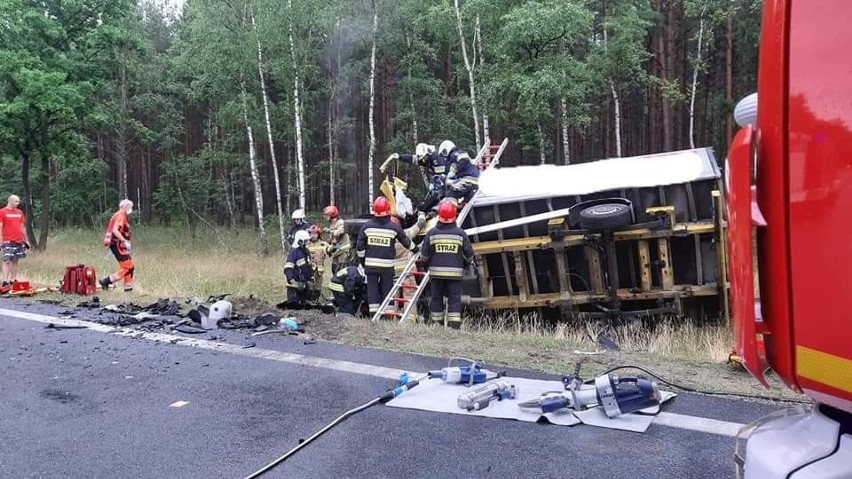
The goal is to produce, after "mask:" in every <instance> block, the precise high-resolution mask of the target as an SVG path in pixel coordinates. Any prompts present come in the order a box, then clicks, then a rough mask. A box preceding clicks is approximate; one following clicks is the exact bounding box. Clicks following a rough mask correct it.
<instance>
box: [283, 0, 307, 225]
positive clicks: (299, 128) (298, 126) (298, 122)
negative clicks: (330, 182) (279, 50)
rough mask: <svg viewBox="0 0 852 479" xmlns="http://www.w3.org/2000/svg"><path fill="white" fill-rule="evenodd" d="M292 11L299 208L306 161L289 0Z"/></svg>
mask: <svg viewBox="0 0 852 479" xmlns="http://www.w3.org/2000/svg"><path fill="white" fill-rule="evenodd" d="M287 10H288V11H289V13H290V28H289V35H288V36H289V40H290V59H291V60H292V62H293V116H294V117H295V120H294V124H295V125H296V168H297V171H298V176H299V208H304V207H305V161H304V158H303V156H302V112H301V105H300V104H299V70H298V69H297V66H296V47H295V46H294V44H293V0H287Z"/></svg>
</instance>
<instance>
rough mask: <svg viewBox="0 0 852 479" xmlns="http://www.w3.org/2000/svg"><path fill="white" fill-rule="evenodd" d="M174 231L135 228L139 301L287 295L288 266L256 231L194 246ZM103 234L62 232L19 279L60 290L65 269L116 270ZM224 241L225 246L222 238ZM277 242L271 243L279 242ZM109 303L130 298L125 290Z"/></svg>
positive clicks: (24, 266)
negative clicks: (262, 249)
mask: <svg viewBox="0 0 852 479" xmlns="http://www.w3.org/2000/svg"><path fill="white" fill-rule="evenodd" d="M182 233H183V232H182V231H180V230H178V229H175V228H171V229H170V228H162V227H136V228H135V229H134V232H133V239H134V242H133V261H134V263H135V264H136V274H135V277H136V285H135V287H134V293H133V294H134V300H139V301H143V300H148V299H151V300H155V299H157V298H164V297H176V296H190V295H196V296H198V297H201V298H207V296H209V295H212V294H222V293H231V294H234V295H241V296H249V295H254V296H256V297H260V298H263V299H266V300H269V301H275V300H279V301H280V298H281V297H282V295H283V281H282V279H281V278H282V275H283V261H282V257H281V255H280V253H279V254H271V255H269V256H266V257H264V256H262V255H259V254H258V253H257V250H258V249H259V248H258V242H257V237H256V235H254V234H253V233H251V232H248V231H242V232H226V231H219V232H218V233H217V234H209V233H207V234H205V232H204V231H203V230H202V231H200V232H199V238H198V239H197V240H196V241H191V240H190V239H189V237H188V235H185V234H182ZM102 237H103V233H102V232H101V231H87V230H78V229H72V230H63V231H60V232H57V233H55V234H54V235H52V236H51V237H50V239H49V241H48V247H47V250H46V251H43V252H38V251H35V252H33V253H31V254H30V255H29V257H28V258H26V259H24V260H22V261H21V264H20V274H19V277H21V278H24V279H29V280H30V281H31V283H33V284H34V285H35V286H45V285H55V284H57V283H58V282H59V280H61V279H62V275H63V274H64V271H65V266H66V265H69V264H74V263H85V264H88V265H91V266H93V267H94V268H95V271H96V272H97V273H98V276H99V277H103V276H106V275H107V274H109V273H112V272H114V271H115V270H116V262H115V259H114V258H113V257H112V256H111V255H108V252H107V250H106V248H104V247H103V246H101V244H100V242H101V238H102ZM219 237H221V238H222V240H223V243H224V244H223V243H220V242H219V240H218V238H219ZM276 239H277V237H273V238H272V241H271V243H275V240H276ZM105 296H106V298H107V299H116V298H123V297H125V295H124V293H123V292H121V291H116V290H113V291H111V292H109V293H106V294H105Z"/></svg>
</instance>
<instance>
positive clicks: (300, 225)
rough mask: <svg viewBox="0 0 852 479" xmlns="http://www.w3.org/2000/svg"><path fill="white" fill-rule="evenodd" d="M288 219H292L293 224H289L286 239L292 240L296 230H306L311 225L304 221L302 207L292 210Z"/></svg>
mask: <svg viewBox="0 0 852 479" xmlns="http://www.w3.org/2000/svg"><path fill="white" fill-rule="evenodd" d="M290 219H291V220H293V224H292V225H291V226H290V232H289V233H287V239H288V240H290V241H293V238H294V236H295V235H296V232H297V231H300V230H303V231H308V228H310V227H311V225H309V224H308V223H307V222H306V221H305V209H304V208H299V209H297V210H295V211H293V214H291V215H290Z"/></svg>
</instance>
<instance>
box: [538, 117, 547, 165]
mask: <svg viewBox="0 0 852 479" xmlns="http://www.w3.org/2000/svg"><path fill="white" fill-rule="evenodd" d="M538 154H539V156H540V157H541V164H542V165H543V164H545V163H546V158H545V156H544V132H542V130H541V123H539V124H538Z"/></svg>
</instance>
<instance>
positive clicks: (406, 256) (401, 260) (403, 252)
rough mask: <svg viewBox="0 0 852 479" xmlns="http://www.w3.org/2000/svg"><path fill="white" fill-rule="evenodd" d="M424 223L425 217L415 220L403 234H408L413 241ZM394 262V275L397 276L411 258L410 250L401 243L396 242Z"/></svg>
mask: <svg viewBox="0 0 852 479" xmlns="http://www.w3.org/2000/svg"><path fill="white" fill-rule="evenodd" d="M425 223H426V220H425V218H424V219H423V221H422V222H421V221H419V220H418V221H417V223H415V224H414V225H412V226H411V227H409V228H406V229H405V236H408V237H409V238H411V240H412V241H413V240H414V238H416V237H417V235H419V234H420V230H421V229H423V225H424V224H425ZM395 260H396V262H395V263H394V266H393V268H394V272H393V273H394V276H399V275H400V274H402V272H403V271H405V266H406V265H407V264H408V261H409V260H411V250H409V249H406V248H405V247H404V246H402V244H400V243H397V244H396V257H395Z"/></svg>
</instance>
